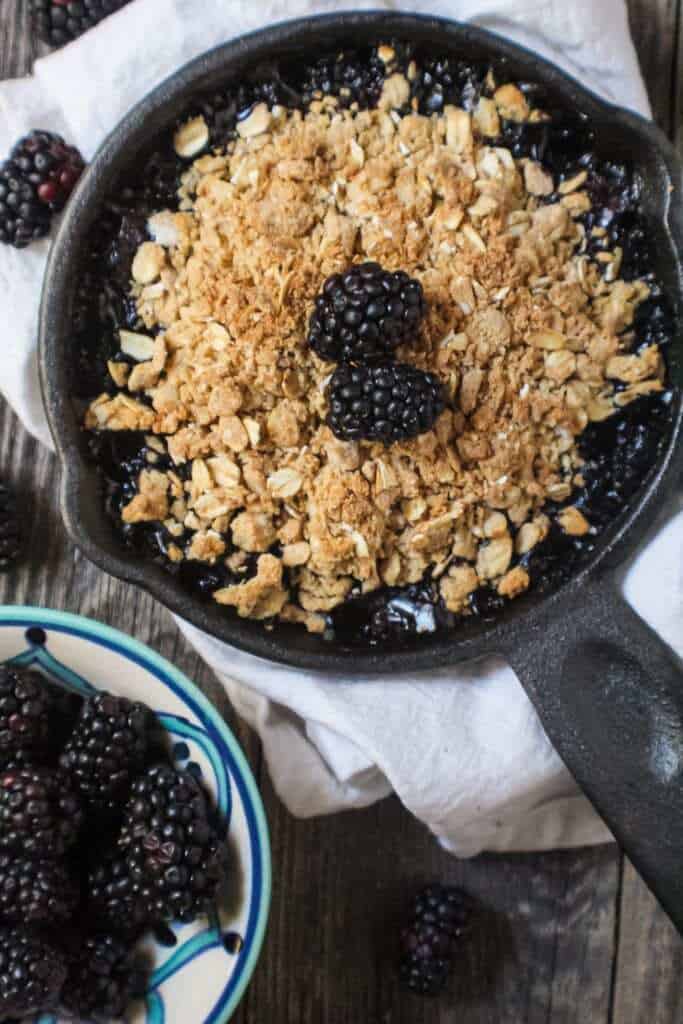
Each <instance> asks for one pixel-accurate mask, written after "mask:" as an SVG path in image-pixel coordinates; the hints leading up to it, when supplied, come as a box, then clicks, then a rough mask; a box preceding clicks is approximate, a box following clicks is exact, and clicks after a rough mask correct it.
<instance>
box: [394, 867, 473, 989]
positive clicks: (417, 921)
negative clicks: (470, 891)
mask: <svg viewBox="0 0 683 1024" xmlns="http://www.w3.org/2000/svg"><path fill="white" fill-rule="evenodd" d="M471 912H472V901H471V900H470V898H469V896H467V894H466V893H464V892H463V891H462V889H456V888H453V887H451V886H444V885H429V886H427V888H426V889H423V890H422V891H421V892H420V893H419V894H418V896H417V898H416V899H415V902H414V904H413V907H412V913H411V919H410V922H409V924H408V925H407V926H406V927H405V928H404V929H403V931H402V932H401V959H400V963H399V975H400V977H401V980H402V982H403V983H404V984H405V985H406V986H407V987H408V988H409V989H411V990H412V991H413V992H416V993H418V994H419V995H438V993H439V992H441V991H442V990H443V989H444V988H445V986H446V982H447V980H448V975H449V972H450V968H451V960H452V957H453V953H454V952H455V948H456V945H457V942H458V940H459V939H460V937H461V936H462V935H463V934H464V933H465V932H466V931H467V930H468V927H469V924H470V917H471Z"/></svg>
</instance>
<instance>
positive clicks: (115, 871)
mask: <svg viewBox="0 0 683 1024" xmlns="http://www.w3.org/2000/svg"><path fill="white" fill-rule="evenodd" d="M118 847H119V856H118V858H117V859H115V860H113V861H112V862H111V863H110V864H109V865H108V866H106V867H105V868H103V869H102V868H100V869H98V870H96V871H95V872H94V873H93V875H92V876H91V883H90V891H91V896H92V899H93V903H94V905H95V907H96V908H97V909H98V910H99V912H100V913H101V914H102V916H103V918H104V920H105V921H106V922H107V923H108V924H109V925H111V926H113V927H115V928H118V929H121V928H127V927H129V924H130V920H131V915H132V920H133V921H134V922H135V923H136V924H139V923H147V924H150V923H157V922H162V921H173V920H177V921H185V922H189V921H193V920H194V919H195V918H196V917H197V916H198V915H199V914H201V913H203V912H204V911H205V910H206V909H207V907H208V905H209V903H210V902H211V900H212V899H213V898H214V896H215V894H216V889H217V887H218V883H219V881H220V875H221V860H222V855H223V848H222V843H221V839H220V837H219V835H218V833H217V831H216V829H215V827H214V826H213V824H212V822H211V821H210V819H209V809H208V806H207V802H206V798H205V796H204V793H203V791H202V789H201V786H200V785H199V783H198V782H197V780H196V779H195V777H194V776H193V775H191V774H190V773H189V772H185V771H177V770H175V769H174V768H172V767H171V766H170V765H168V764H158V765H153V766H152V767H151V768H149V769H148V770H147V772H145V774H144V775H142V776H141V777H140V778H139V779H137V780H136V781H135V782H134V783H133V787H132V789H131V794H130V798H129V801H128V804H127V806H126V810H125V812H124V820H123V828H122V829H121V833H120V835H119V839H118Z"/></svg>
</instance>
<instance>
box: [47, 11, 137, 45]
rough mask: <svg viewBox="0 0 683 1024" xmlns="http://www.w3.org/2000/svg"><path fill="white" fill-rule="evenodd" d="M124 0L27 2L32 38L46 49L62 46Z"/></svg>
mask: <svg viewBox="0 0 683 1024" xmlns="http://www.w3.org/2000/svg"><path fill="white" fill-rule="evenodd" d="M127 3H128V0H31V18H32V22H33V27H34V31H35V33H36V35H37V36H38V38H39V39H42V40H43V42H46V43H48V44H49V45H50V46H55V47H58V46H64V44H65V43H70V42H71V41H72V40H74V39H78V37H79V36H82V35H83V33H84V32H87V31H88V30H89V29H91V28H94V27H95V25H97V24H98V23H99V22H100V21H102V20H103V19H104V18H106V17H108V16H109V15H110V14H113V13H114V12H115V11H118V10H120V9H121V7H125V5H126V4H127Z"/></svg>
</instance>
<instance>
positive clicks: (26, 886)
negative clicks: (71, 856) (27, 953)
mask: <svg viewBox="0 0 683 1024" xmlns="http://www.w3.org/2000/svg"><path fill="white" fill-rule="evenodd" d="M78 895H79V894H78V886H77V885H76V883H75V882H74V880H73V878H72V877H71V875H70V874H69V871H68V870H67V868H66V867H65V866H64V865H63V864H62V863H60V862H59V861H49V860H45V861H30V860H25V859H24V858H23V857H22V856H11V855H9V854H6V853H2V854H0V921H1V922H3V923H5V924H20V923H21V924H29V925H38V924H40V925H50V924H57V923H59V922H61V921H66V920H67V919H68V918H69V917H71V915H72V914H73V912H74V911H75V909H76V906H77V904H78Z"/></svg>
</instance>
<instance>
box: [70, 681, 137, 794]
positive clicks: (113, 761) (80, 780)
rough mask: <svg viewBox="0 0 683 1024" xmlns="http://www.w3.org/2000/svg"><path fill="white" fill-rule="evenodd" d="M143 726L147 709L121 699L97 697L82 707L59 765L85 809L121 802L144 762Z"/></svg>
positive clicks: (99, 695) (105, 696)
mask: <svg viewBox="0 0 683 1024" xmlns="http://www.w3.org/2000/svg"><path fill="white" fill-rule="evenodd" d="M149 723H150V711H149V709H148V708H147V707H145V705H144V704H140V703H138V702H133V701H130V700H127V699H126V698H125V697H113V696H112V695H111V694H109V693H98V694H97V695H96V696H94V697H91V698H90V699H89V700H86V701H85V702H84V704H83V707H82V708H81V712H80V715H79V716H78V720H77V721H76V724H75V726H74V729H73V732H72V733H71V736H70V738H69V740H68V741H67V744H66V746H65V748H64V751H63V752H62V755H61V757H60V759H59V763H60V765H61V767H62V769H63V771H64V773H65V774H66V775H67V776H68V778H69V779H70V780H71V783H72V785H73V788H74V789H75V790H76V791H77V792H78V793H80V795H81V797H82V798H83V801H84V802H85V803H86V804H87V805H88V806H90V807H93V808H95V809H104V808H106V807H108V806H110V805H112V803H114V804H115V803H116V802H123V801H125V798H126V797H127V795H128V789H129V787H130V783H131V781H132V779H133V777H134V776H135V775H136V774H137V773H138V772H140V771H141V770H142V767H143V765H144V763H145V756H146V753H147V746H148V739H149Z"/></svg>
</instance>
